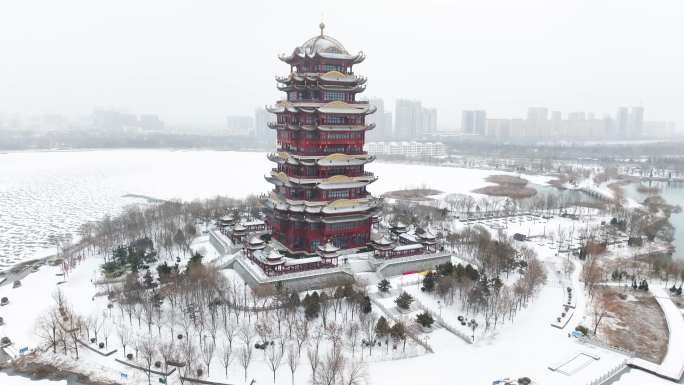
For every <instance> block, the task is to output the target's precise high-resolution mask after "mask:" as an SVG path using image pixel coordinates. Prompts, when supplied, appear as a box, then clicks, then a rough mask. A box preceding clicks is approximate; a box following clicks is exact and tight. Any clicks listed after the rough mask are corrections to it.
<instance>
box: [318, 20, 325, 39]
mask: <svg viewBox="0 0 684 385" xmlns="http://www.w3.org/2000/svg"><path fill="white" fill-rule="evenodd" d="M318 28H320V29H321V36H323V30H324V29H325V23H324V22H322V21H321V24H318Z"/></svg>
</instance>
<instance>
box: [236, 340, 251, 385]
mask: <svg viewBox="0 0 684 385" xmlns="http://www.w3.org/2000/svg"><path fill="white" fill-rule="evenodd" d="M238 360H239V361H240V365H241V366H242V368H243V369H244V370H245V381H247V369H248V368H249V364H250V363H251V362H252V348H251V347H250V346H249V345H246V346H244V347H242V348H240V353H239V354H238Z"/></svg>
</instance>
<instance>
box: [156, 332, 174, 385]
mask: <svg viewBox="0 0 684 385" xmlns="http://www.w3.org/2000/svg"><path fill="white" fill-rule="evenodd" d="M159 354H161V356H162V359H163V360H164V383H166V373H168V372H169V362H170V361H172V360H173V359H174V356H175V355H176V345H174V343H173V340H171V342H164V343H163V344H161V346H160V347H159Z"/></svg>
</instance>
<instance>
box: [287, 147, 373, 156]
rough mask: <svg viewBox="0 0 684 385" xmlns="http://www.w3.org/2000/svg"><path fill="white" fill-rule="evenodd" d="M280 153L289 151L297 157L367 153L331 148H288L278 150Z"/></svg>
mask: <svg viewBox="0 0 684 385" xmlns="http://www.w3.org/2000/svg"><path fill="white" fill-rule="evenodd" d="M278 151H287V152H289V153H290V154H291V155H296V156H326V155H330V154H337V153H343V154H347V155H364V154H365V152H364V151H363V148H358V149H351V148H345V149H339V148H331V149H311V150H297V149H292V148H288V147H280V148H279V149H278Z"/></svg>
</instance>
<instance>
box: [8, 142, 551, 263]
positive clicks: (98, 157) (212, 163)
mask: <svg viewBox="0 0 684 385" xmlns="http://www.w3.org/2000/svg"><path fill="white" fill-rule="evenodd" d="M265 155H266V154H265V153H257V152H230V151H202V150H188V151H172V150H98V151H51V152H50V151H45V152H40V151H35V152H16V153H5V154H0V269H2V268H3V267H7V266H11V265H12V264H14V263H16V262H19V261H22V260H25V259H27V258H32V257H39V256H44V255H45V254H46V253H50V252H51V251H52V250H51V245H50V242H49V237H50V235H61V234H65V233H75V231H76V230H77V229H78V226H79V225H80V224H82V223H84V222H87V221H90V220H96V219H99V218H102V217H103V216H104V215H106V214H111V215H115V214H117V213H118V212H120V210H121V209H122V208H123V207H124V206H126V205H127V204H131V203H135V202H138V201H139V200H138V199H135V198H127V197H124V196H125V195H127V194H136V195H144V196H149V197H155V198H161V199H171V198H179V199H183V200H192V199H198V198H199V199H201V198H210V197H213V196H216V195H225V196H232V197H245V196H247V195H249V194H259V193H264V192H267V191H268V190H269V189H270V187H271V185H270V184H269V183H267V182H266V181H265V180H264V178H263V176H264V175H265V174H266V173H268V172H269V170H270V169H271V168H272V167H273V166H274V164H273V163H271V162H270V161H268V160H267V159H266V156H265ZM368 170H369V171H372V172H375V173H376V174H377V175H378V176H380V179H379V180H378V181H377V182H376V183H374V184H372V185H371V186H370V188H369V190H370V191H371V192H372V193H374V194H380V193H383V192H386V191H390V190H396V189H400V188H403V187H419V186H422V185H425V186H428V187H432V188H436V189H438V190H442V191H444V192H447V193H467V192H469V191H471V190H473V189H476V188H479V187H482V186H485V185H487V183H486V182H485V181H484V178H485V177H486V176H488V175H490V174H492V173H495V172H493V171H483V170H472V169H462V168H450V167H436V166H421V165H404V164H395V163H381V162H374V163H371V164H370V165H369V166H368ZM546 180H547V178H545V177H539V178H533V179H532V182H535V183H545V182H546Z"/></svg>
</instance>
